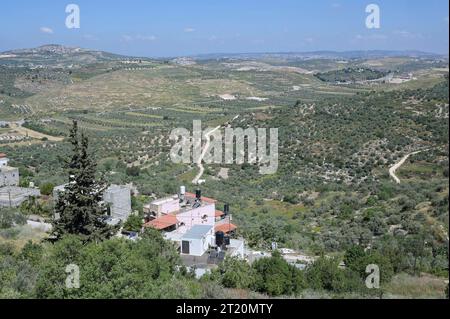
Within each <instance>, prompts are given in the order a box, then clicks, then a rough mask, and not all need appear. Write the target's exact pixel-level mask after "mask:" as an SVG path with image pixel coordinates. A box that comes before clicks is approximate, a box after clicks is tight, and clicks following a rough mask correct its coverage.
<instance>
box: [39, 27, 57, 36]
mask: <svg viewBox="0 0 450 319" xmlns="http://www.w3.org/2000/svg"><path fill="white" fill-rule="evenodd" d="M39 30H40V31H41V32H42V33H47V34H53V33H54V32H53V29H51V28H49V27H41V28H40V29H39Z"/></svg>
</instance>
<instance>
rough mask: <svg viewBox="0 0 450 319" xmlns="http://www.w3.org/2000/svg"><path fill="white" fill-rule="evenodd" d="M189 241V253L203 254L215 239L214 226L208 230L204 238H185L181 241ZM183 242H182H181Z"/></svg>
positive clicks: (191, 254) (194, 254) (198, 255)
mask: <svg viewBox="0 0 450 319" xmlns="http://www.w3.org/2000/svg"><path fill="white" fill-rule="evenodd" d="M183 241H188V242H189V255H190V256H197V257H200V256H203V255H204V254H205V253H206V252H207V251H208V248H209V246H212V243H213V241H214V228H212V229H211V231H209V232H208V234H206V235H205V236H204V237H202V238H195V239H188V238H183V239H182V240H181V242H183ZM180 244H181V243H180Z"/></svg>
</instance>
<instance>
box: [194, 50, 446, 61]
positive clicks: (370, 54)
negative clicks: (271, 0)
mask: <svg viewBox="0 0 450 319" xmlns="http://www.w3.org/2000/svg"><path fill="white" fill-rule="evenodd" d="M387 57H413V58H437V59H448V55H442V54H436V53H429V52H422V51H387V50H369V51H343V52H338V51H312V52H273V53H270V52H268V53H214V54H201V55H194V56H192V58H194V59H196V60H210V59H227V58H230V59H261V58H278V59H286V60H291V59H373V58H387Z"/></svg>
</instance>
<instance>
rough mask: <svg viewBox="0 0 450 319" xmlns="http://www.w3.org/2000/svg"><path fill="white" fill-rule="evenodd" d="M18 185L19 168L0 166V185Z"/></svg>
mask: <svg viewBox="0 0 450 319" xmlns="http://www.w3.org/2000/svg"><path fill="white" fill-rule="evenodd" d="M18 185H19V169H18V168H15V167H10V166H2V167H0V187H2V186H18Z"/></svg>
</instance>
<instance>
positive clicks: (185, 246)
mask: <svg viewBox="0 0 450 319" xmlns="http://www.w3.org/2000/svg"><path fill="white" fill-rule="evenodd" d="M189 252H190V251H189V242H188V241H186V240H183V241H182V242H181V253H182V254H186V255H189Z"/></svg>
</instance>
